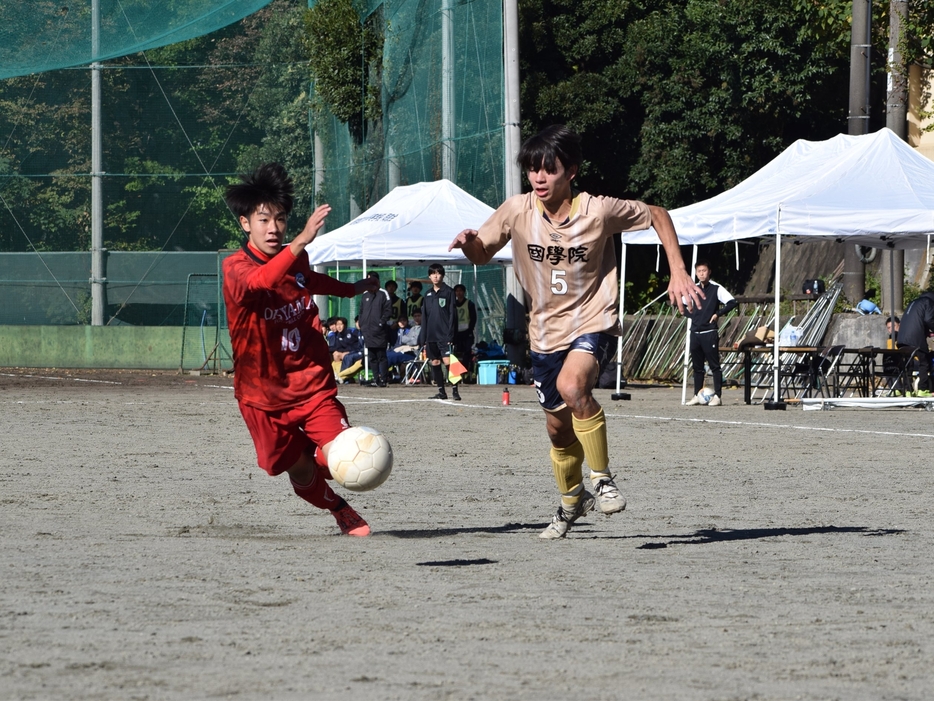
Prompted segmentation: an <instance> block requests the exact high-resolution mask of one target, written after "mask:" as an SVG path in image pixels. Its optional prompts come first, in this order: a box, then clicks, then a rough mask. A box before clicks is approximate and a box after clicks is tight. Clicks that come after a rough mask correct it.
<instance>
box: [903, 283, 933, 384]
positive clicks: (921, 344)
mask: <svg viewBox="0 0 934 701" xmlns="http://www.w3.org/2000/svg"><path fill="white" fill-rule="evenodd" d="M932 333H934V292H925V293H924V294H922V295H921V296H920V297H918V298H917V299H916V300H915V301H913V302H912V303H911V304H909V305H908V308H907V309H906V310H905V313H904V314H903V315H902V320H901V323H900V324H899V325H898V340H897V342H896V347H897V348H917V349H918V351H917V353H916V354H915V359H916V360H915V372H917V373H918V387H917V390H918V391H921V392H930V391H931V375H930V368H931V353H930V352H929V351H928V336H929V335H930V334H932Z"/></svg>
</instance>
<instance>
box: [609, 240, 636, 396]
mask: <svg viewBox="0 0 934 701" xmlns="http://www.w3.org/2000/svg"><path fill="white" fill-rule="evenodd" d="M625 299H626V244H625V243H624V244H623V245H622V250H621V252H620V260H619V338H617V339H616V392H614V393H613V394H611V395H610V399H613V400H619V399H632V395H631V394H629V392H620V389H621V387H620V385H621V384H622V383H623V326H624V323H625V319H626V311H625V309H626V306H625V304H624V302H625Z"/></svg>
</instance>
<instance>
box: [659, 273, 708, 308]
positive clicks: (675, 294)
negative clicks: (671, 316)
mask: <svg viewBox="0 0 934 701" xmlns="http://www.w3.org/2000/svg"><path fill="white" fill-rule="evenodd" d="M704 297H705V295H704V291H703V290H702V289H701V288H700V287H698V286H697V285H696V284H695V283H694V281H693V280H692V279H691V276H690V275H688V274H687V271H686V270H673V271H672V273H671V280H670V281H669V282H668V301H669V302H670V303H671V305H672V306H673V307H678V311H680V312H681V313H682V314H684V313H686V312H692V311H694V310H695V309H699V308H700V305H701V300H703V299H704Z"/></svg>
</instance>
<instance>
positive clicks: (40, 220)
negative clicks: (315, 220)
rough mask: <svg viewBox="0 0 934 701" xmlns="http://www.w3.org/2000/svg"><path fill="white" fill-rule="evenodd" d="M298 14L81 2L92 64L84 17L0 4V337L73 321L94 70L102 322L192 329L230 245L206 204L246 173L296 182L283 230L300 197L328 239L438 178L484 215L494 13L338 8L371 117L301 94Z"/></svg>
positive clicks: (81, 278) (493, 180)
mask: <svg viewBox="0 0 934 701" xmlns="http://www.w3.org/2000/svg"><path fill="white" fill-rule="evenodd" d="M311 4H314V3H311ZM308 5H309V3H308V2H307V1H306V0H273V2H271V3H269V2H268V0H253V1H247V0H238V1H233V0H230V1H224V0H176V1H175V2H172V3H152V2H148V1H143V0H100V11H101V24H100V27H101V31H100V48H99V51H98V52H97V53H96V54H95V55H93V56H92V55H91V48H90V47H91V25H92V22H91V17H90V3H87V4H81V5H80V6H78V5H74V4H69V5H61V4H55V3H49V2H44V1H41V0H40V1H39V2H28V3H27V2H25V0H11V1H10V2H4V3H2V4H0V19H2V22H0V37H2V38H3V41H0V57H2V60H0V78H3V79H2V80H0V294H2V295H3V296H4V298H5V299H8V300H12V301H13V303H12V304H8V305H5V307H4V308H3V309H2V310H0V323H3V324H87V323H90V316H89V313H88V307H89V298H90V295H91V286H90V281H89V279H90V277H91V274H90V267H91V266H90V260H89V255H90V254H89V253H88V251H89V250H90V248H91V209H92V206H91V190H92V173H91V170H92V169H91V112H92V109H91V71H90V69H89V67H88V65H87V64H88V62H90V61H91V60H92V59H95V58H96V59H97V60H98V61H99V62H100V63H101V66H102V67H101V134H102V150H103V164H102V169H101V170H102V173H101V174H99V178H100V182H101V188H102V200H103V247H104V248H105V249H106V251H107V252H106V254H105V267H106V273H105V275H104V277H105V278H106V280H105V281H104V283H103V284H104V288H105V296H106V313H105V318H104V323H105V324H109V325H114V324H133V325H151V326H160V325H166V324H168V325H185V324H188V323H191V322H190V320H189V319H187V318H185V311H184V309H185V286H186V284H187V275H189V274H210V273H212V272H213V273H216V272H217V271H216V269H215V267H214V261H215V258H216V255H217V251H218V250H220V249H225V248H232V247H237V246H238V245H239V242H240V240H241V238H242V232H241V231H240V229H239V226H238V224H237V222H236V220H235V218H234V217H233V216H232V215H231V213H230V212H229V211H228V210H227V208H226V206H225V204H224V201H223V191H224V189H225V187H226V186H227V184H228V183H230V182H232V181H233V180H234V179H235V176H236V175H237V174H238V173H241V172H245V171H248V170H250V169H252V168H253V167H254V166H255V165H257V164H258V163H261V162H264V161H269V160H277V161H280V162H282V163H283V164H285V166H286V168H287V169H288V170H289V172H290V174H291V175H292V176H293V179H294V180H295V184H296V209H295V210H294V211H293V214H292V230H293V231H294V230H296V227H297V226H298V225H299V222H303V221H304V219H305V217H307V216H308V214H309V213H310V211H311V209H312V208H313V203H314V201H315V200H317V201H319V202H322V201H328V202H330V203H331V204H332V206H333V207H334V209H333V212H332V214H331V216H330V217H329V219H328V228H329V229H334V228H336V227H338V226H340V225H342V224H344V223H346V222H347V221H349V220H350V219H352V218H353V217H354V216H355V215H356V214H357V213H359V212H360V211H362V210H364V209H366V208H367V207H369V206H370V205H372V204H373V203H375V202H376V201H377V200H378V199H379V198H380V197H382V196H383V195H385V194H386V193H387V192H388V191H389V190H390V189H391V188H392V187H394V186H396V185H405V184H410V183H414V182H420V181H425V180H435V179H438V178H441V177H447V178H449V179H451V180H453V181H454V182H456V183H457V184H458V185H459V186H460V187H462V188H463V189H465V190H467V191H468V192H470V193H471V194H473V195H474V196H476V197H478V198H479V199H481V200H483V201H485V202H487V203H488V204H490V205H493V206H495V205H497V204H499V202H500V201H501V200H502V199H503V194H504V192H503V183H502V172H503V125H502V114H503V97H502V84H503V69H502V66H503V59H502V21H501V14H502V7H501V5H500V4H499V3H498V2H493V1H492V0H471V1H469V2H462V3H458V4H456V5H455V4H454V3H451V2H450V0H387V1H386V2H370V3H369V4H366V3H357V4H356V5H355V7H356V10H357V12H358V18H359V22H360V23H368V25H369V26H371V27H373V28H374V31H375V32H376V33H377V34H378V35H379V36H380V41H381V44H380V46H381V54H380V56H379V57H378V59H377V60H376V61H375V64H376V65H375V66H374V68H373V70H371V71H370V73H369V74H368V75H370V76H371V78H368V80H370V82H372V83H373V85H370V84H366V85H363V84H361V85H360V86H359V92H360V101H361V105H362V104H363V102H364V101H365V99H364V98H365V97H366V95H367V94H369V92H370V91H372V88H373V86H374V85H375V87H376V88H377V89H376V91H375V94H376V95H377V96H378V97H377V98H375V99H376V101H377V102H378V104H379V106H380V109H379V110H378V112H379V114H378V115H376V116H373V115H369V114H368V116H366V117H365V118H364V117H361V118H360V119H355V118H353V117H350V118H347V117H345V118H344V119H338V118H336V117H334V116H333V114H332V112H331V111H330V109H329V107H328V105H327V103H326V101H323V100H321V99H320V96H319V95H318V94H317V93H316V92H315V91H314V87H313V85H312V77H313V76H312V73H311V70H310V67H309V60H308V54H307V51H306V46H305V43H304V42H305V36H306V35H305V27H306V24H305V22H306V15H307V13H308V12H309V11H310V10H309V7H308ZM250 13H253V14H250ZM209 32H210V33H209ZM171 42H177V43H171ZM40 71H41V72H40ZM445 95H446V96H447V97H445ZM362 111H363V107H361V114H362ZM316 146H317V153H318V161H317V162H315V152H316ZM453 233H456V232H443V235H444V236H448V235H449V234H450V235H453ZM439 234H440V232H439ZM195 253H204V260H205V261H209V262H206V263H204V264H202V263H199V262H197V261H199V260H200V258H199V256H197V255H195ZM175 254H178V257H173V256H174V255H175ZM183 254H184V255H183ZM131 261H133V262H131ZM154 261H161V262H156V263H154ZM169 261H173V262H171V263H169ZM409 275H410V273H408V272H404V273H403V276H409ZM411 275H422V276H424V275H423V272H421V271H416V272H414V273H411ZM481 277H482V275H481ZM488 287H492V283H490V284H488ZM478 294H479V293H478ZM497 294H500V293H497ZM491 304H495V303H493V302H491ZM491 309H492V307H491ZM491 316H495V314H494V313H493V312H491ZM222 317H223V315H222V314H219V315H217V318H218V319H222ZM218 323H220V322H218Z"/></svg>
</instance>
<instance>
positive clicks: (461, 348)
mask: <svg viewBox="0 0 934 701" xmlns="http://www.w3.org/2000/svg"><path fill="white" fill-rule="evenodd" d="M454 309H455V310H456V311H457V330H456V331H455V332H454V355H455V356H456V357H457V359H458V360H459V361H461V363H463V365H464V367H465V368H467V372H470V371H471V369H472V367H473V344H474V329H475V328H477V305H475V304H474V303H473V302H471V301H470V300H469V299H467V288H466V287H464V286H463V285H454Z"/></svg>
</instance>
